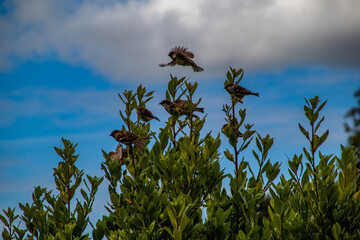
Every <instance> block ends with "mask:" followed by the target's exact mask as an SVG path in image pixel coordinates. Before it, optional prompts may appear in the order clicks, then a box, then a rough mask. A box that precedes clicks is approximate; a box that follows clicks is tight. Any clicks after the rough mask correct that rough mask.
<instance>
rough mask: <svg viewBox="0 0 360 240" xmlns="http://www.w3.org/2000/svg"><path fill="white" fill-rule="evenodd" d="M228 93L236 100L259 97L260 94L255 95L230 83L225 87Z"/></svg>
mask: <svg viewBox="0 0 360 240" xmlns="http://www.w3.org/2000/svg"><path fill="white" fill-rule="evenodd" d="M225 89H226V91H228V93H230V95H231V96H232V97H234V98H239V99H240V100H241V99H243V98H244V97H245V96H246V95H255V96H258V97H259V94H258V93H253V92H251V91H250V90H249V89H246V88H244V87H242V86H239V85H237V84H232V83H229V84H228V85H226V86H225Z"/></svg>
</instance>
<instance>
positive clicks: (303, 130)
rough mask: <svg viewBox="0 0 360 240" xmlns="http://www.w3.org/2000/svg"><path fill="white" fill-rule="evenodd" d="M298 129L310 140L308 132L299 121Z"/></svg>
mask: <svg viewBox="0 0 360 240" xmlns="http://www.w3.org/2000/svg"><path fill="white" fill-rule="evenodd" d="M299 129H300V131H301V132H302V134H303V135H304V136H305V137H306V138H307V139H308V140H309V141H310V137H309V132H308V131H306V130H305V128H304V127H303V126H301V124H300V123H299Z"/></svg>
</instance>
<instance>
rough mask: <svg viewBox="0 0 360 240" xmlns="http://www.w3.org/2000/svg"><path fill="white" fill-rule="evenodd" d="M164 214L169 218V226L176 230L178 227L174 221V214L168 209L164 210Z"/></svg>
mask: <svg viewBox="0 0 360 240" xmlns="http://www.w3.org/2000/svg"><path fill="white" fill-rule="evenodd" d="M166 212H167V214H168V216H169V218H170V222H171V225H172V226H173V227H174V228H175V229H177V227H178V224H177V221H176V218H175V215H174V213H173V212H172V211H171V209H170V208H169V207H167V208H166Z"/></svg>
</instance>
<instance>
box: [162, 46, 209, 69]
mask: <svg viewBox="0 0 360 240" xmlns="http://www.w3.org/2000/svg"><path fill="white" fill-rule="evenodd" d="M169 57H170V58H171V59H172V61H171V62H169V63H167V64H164V63H163V64H159V66H160V67H165V66H175V65H181V66H191V67H192V68H193V70H194V72H201V71H204V69H202V68H201V67H199V66H198V65H196V63H195V62H194V61H193V60H192V58H194V53H192V52H190V51H188V48H186V47H180V46H178V47H175V48H173V49H171V51H170V52H169Z"/></svg>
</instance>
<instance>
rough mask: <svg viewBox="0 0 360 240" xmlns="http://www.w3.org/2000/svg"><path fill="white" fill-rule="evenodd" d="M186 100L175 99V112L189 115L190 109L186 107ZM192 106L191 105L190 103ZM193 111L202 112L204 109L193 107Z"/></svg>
mask: <svg viewBox="0 0 360 240" xmlns="http://www.w3.org/2000/svg"><path fill="white" fill-rule="evenodd" d="M188 102H189V101H188V100H181V99H177V100H175V101H174V104H175V106H176V111H178V112H179V113H180V115H187V116H189V115H190V109H189V107H188ZM192 104H193V103H192ZM193 106H194V104H193ZM193 111H194V112H195V111H196V112H201V113H203V112H204V108H199V107H195V108H193Z"/></svg>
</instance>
